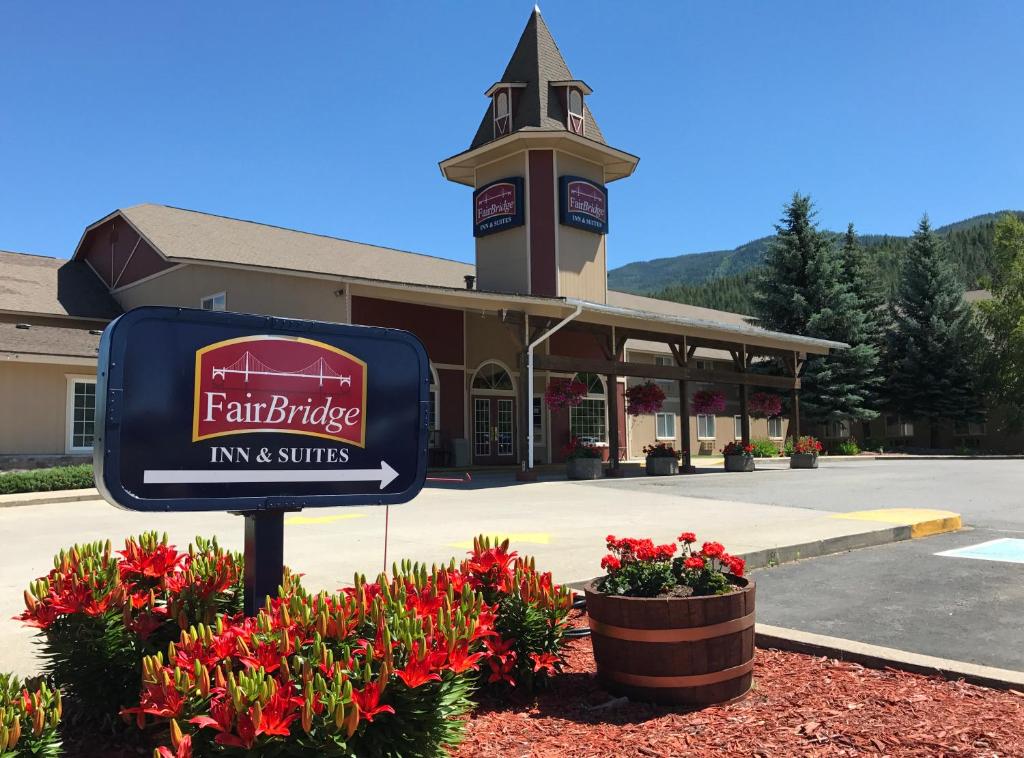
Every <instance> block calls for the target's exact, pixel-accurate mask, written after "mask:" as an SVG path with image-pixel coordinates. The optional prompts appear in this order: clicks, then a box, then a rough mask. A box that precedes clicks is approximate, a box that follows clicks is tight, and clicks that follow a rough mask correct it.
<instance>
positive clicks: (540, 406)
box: [533, 395, 544, 445]
mask: <svg viewBox="0 0 1024 758" xmlns="http://www.w3.org/2000/svg"><path fill="white" fill-rule="evenodd" d="M543 442H544V396H543V395H534V396H533V444H535V445H539V444H542V443H543Z"/></svg>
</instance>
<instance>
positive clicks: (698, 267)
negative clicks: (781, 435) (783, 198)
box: [608, 211, 1024, 313]
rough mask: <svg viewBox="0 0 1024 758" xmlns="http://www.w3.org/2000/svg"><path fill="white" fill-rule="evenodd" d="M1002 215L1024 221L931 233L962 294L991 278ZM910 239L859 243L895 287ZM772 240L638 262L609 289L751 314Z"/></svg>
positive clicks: (980, 219) (986, 217)
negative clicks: (939, 240)
mask: <svg viewBox="0 0 1024 758" xmlns="http://www.w3.org/2000/svg"><path fill="white" fill-rule="evenodd" d="M1004 213H1013V214H1015V215H1017V216H1020V217H1021V218H1024V211H997V212H995V213H985V214H982V215H978V216H972V217H970V218H967V219H964V220H962V221H957V222H955V223H952V224H946V225H945V226H940V227H938V228H936V229H935V232H936V234H938V235H940V236H942V237H944V238H945V239H946V246H947V250H948V252H949V255H950V258H951V260H952V262H953V265H954V268H955V269H956V271H957V273H958V275H959V276H960V279H961V281H962V282H963V285H964V288H965V289H976V288H978V287H981V286H984V284H985V281H986V280H987V279H988V277H989V276H990V275H991V272H992V271H991V266H992V237H993V233H994V228H995V223H996V221H997V220H998V218H999V217H1000V216H1001V215H1003V214H1004ZM909 239H910V238H909V237H907V236H900V235H883V234H865V235H862V236H861V237H860V242H861V244H862V245H863V246H864V248H865V249H866V250H867V252H868V254H869V256H870V257H871V259H872V260H873V261H874V264H875V266H874V267H875V270H876V271H877V275H878V276H879V278H880V279H881V280H882V281H883V282H884V283H885V284H886V285H887V286H889V287H891V286H893V285H894V284H895V281H896V276H897V274H898V271H899V263H900V259H901V257H902V255H903V253H904V252H905V251H906V249H907V245H908V243H909ZM771 240H772V237H761V238H759V239H756V240H753V241H751V242H747V243H746V244H743V245H740V246H739V247H737V248H734V249H732V250H715V251H711V252H707V253H691V254H688V255H678V256H675V257H672V258H657V259H655V260H652V261H637V262H635V263H629V264H627V265H625V266H621V267H619V268H615V269H612V270H611V271H609V272H608V287H609V288H611V289H616V290H622V291H625V292H633V293H636V294H642V295H650V296H652V297H657V298H660V299H663V300H674V301H676V302H684V303H690V304H691V305H701V306H704V307H707V308H718V309H721V310H728V311H734V312H739V313H749V312H750V310H751V299H750V293H751V292H752V291H753V288H754V287H755V286H756V285H757V269H758V268H759V267H760V265H761V263H762V262H763V261H764V256H765V253H766V252H767V250H768V245H769V243H770V242H771Z"/></svg>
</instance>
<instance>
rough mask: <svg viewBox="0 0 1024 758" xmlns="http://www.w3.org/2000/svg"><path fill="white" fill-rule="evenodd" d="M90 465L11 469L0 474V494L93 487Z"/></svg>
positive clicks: (94, 483)
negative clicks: (9, 471)
mask: <svg viewBox="0 0 1024 758" xmlns="http://www.w3.org/2000/svg"><path fill="white" fill-rule="evenodd" d="M95 486H96V482H95V481H94V480H93V477H92V465H91V464H88V463H83V464H82V465H80V466H54V467H53V468H40V469H33V470H31V471H13V472H11V473H7V474H0V495H12V494H15V493H18V492H50V491H53V490H80V489H86V488H88V487H95Z"/></svg>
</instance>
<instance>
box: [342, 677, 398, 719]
mask: <svg viewBox="0 0 1024 758" xmlns="http://www.w3.org/2000/svg"><path fill="white" fill-rule="evenodd" d="M352 702H353V703H355V704H356V706H358V708H359V717H360V718H363V719H366V720H367V721H373V717H374V716H378V715H380V714H381V713H394V712H395V709H394V708H392V707H391V706H390V705H381V704H380V682H379V681H378V682H367V684H366V686H364V687H363V688H362V689H361V690H352Z"/></svg>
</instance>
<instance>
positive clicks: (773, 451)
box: [750, 439, 779, 458]
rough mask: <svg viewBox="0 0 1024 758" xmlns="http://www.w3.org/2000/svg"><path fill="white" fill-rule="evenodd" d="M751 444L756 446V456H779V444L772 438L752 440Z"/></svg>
mask: <svg viewBox="0 0 1024 758" xmlns="http://www.w3.org/2000/svg"><path fill="white" fill-rule="evenodd" d="M750 445H751V447H753V448H754V457H755V458H777V457H778V455H779V446H778V445H776V444H775V443H774V442H772V441H771V440H766V439H759V440H751V441H750Z"/></svg>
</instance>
